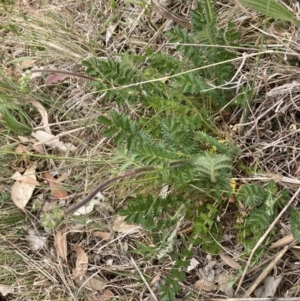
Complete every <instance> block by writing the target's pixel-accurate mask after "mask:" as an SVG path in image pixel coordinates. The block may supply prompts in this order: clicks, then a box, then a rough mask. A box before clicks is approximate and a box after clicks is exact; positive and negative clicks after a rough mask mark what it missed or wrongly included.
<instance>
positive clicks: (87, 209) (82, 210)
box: [73, 199, 100, 215]
mask: <svg viewBox="0 0 300 301" xmlns="http://www.w3.org/2000/svg"><path fill="white" fill-rule="evenodd" d="M99 202H100V201H99V200H95V199H93V200H91V201H89V202H88V203H87V204H86V205H85V206H81V207H80V208H79V209H78V210H76V211H75V212H74V213H73V214H74V215H85V214H88V213H91V212H92V211H93V210H94V206H95V205H98V204H99Z"/></svg>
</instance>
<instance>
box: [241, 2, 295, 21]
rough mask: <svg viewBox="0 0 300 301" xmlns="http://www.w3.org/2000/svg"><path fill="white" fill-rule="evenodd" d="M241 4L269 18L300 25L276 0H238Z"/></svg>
mask: <svg viewBox="0 0 300 301" xmlns="http://www.w3.org/2000/svg"><path fill="white" fill-rule="evenodd" d="M239 1H240V2H241V3H242V4H243V5H245V6H247V7H249V8H251V9H254V10H256V11H257V12H259V13H261V14H263V15H266V16H268V17H271V18H275V19H280V20H286V21H290V22H292V23H294V24H295V25H297V26H300V21H299V20H297V19H296V17H295V16H294V15H293V14H292V13H291V12H290V11H289V10H288V9H287V8H286V7H285V6H283V5H282V4H280V3H279V2H278V1H276V0H239Z"/></svg>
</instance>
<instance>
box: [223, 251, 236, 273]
mask: <svg viewBox="0 0 300 301" xmlns="http://www.w3.org/2000/svg"><path fill="white" fill-rule="evenodd" d="M219 255H220V257H221V259H222V260H223V261H224V262H225V263H226V264H227V265H228V266H230V267H231V268H233V269H236V270H238V269H240V268H241V266H240V265H239V264H238V263H237V262H236V261H234V260H233V259H232V258H231V257H230V256H228V255H226V254H224V253H221V254H219Z"/></svg>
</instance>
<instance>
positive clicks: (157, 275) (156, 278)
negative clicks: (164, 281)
mask: <svg viewBox="0 0 300 301" xmlns="http://www.w3.org/2000/svg"><path fill="white" fill-rule="evenodd" d="M160 278H161V271H158V273H157V274H156V275H155V276H154V277H153V279H152V280H151V282H150V284H151V285H155V284H156V283H157V282H158V281H159V280H160Z"/></svg>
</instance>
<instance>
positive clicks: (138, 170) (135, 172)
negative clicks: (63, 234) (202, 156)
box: [64, 160, 189, 215]
mask: <svg viewBox="0 0 300 301" xmlns="http://www.w3.org/2000/svg"><path fill="white" fill-rule="evenodd" d="M188 162H189V161H188V160H182V161H174V162H171V163H170V167H176V166H180V165H184V164H187V163H188ZM156 168H157V167H156V166H145V167H140V168H136V169H132V170H128V171H126V172H123V173H121V174H120V175H118V176H116V177H114V178H110V179H108V180H106V181H104V182H102V183H101V184H100V185H98V186H97V187H96V188H95V189H94V190H93V191H92V192H91V193H90V194H89V195H87V196H86V197H85V198H84V199H83V200H82V201H81V202H79V203H77V204H75V205H73V206H71V207H70V208H68V209H66V210H65V212H64V215H69V214H71V213H74V212H75V211H76V210H78V209H79V208H80V207H82V206H84V205H85V204H87V203H88V202H89V201H91V200H92V199H93V198H94V197H95V196H96V195H97V194H98V193H99V192H101V191H102V190H103V189H104V188H106V187H107V186H109V185H110V184H111V183H113V182H116V181H118V180H121V179H124V178H127V177H132V176H135V175H138V174H140V173H144V172H149V171H155V170H156Z"/></svg>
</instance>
